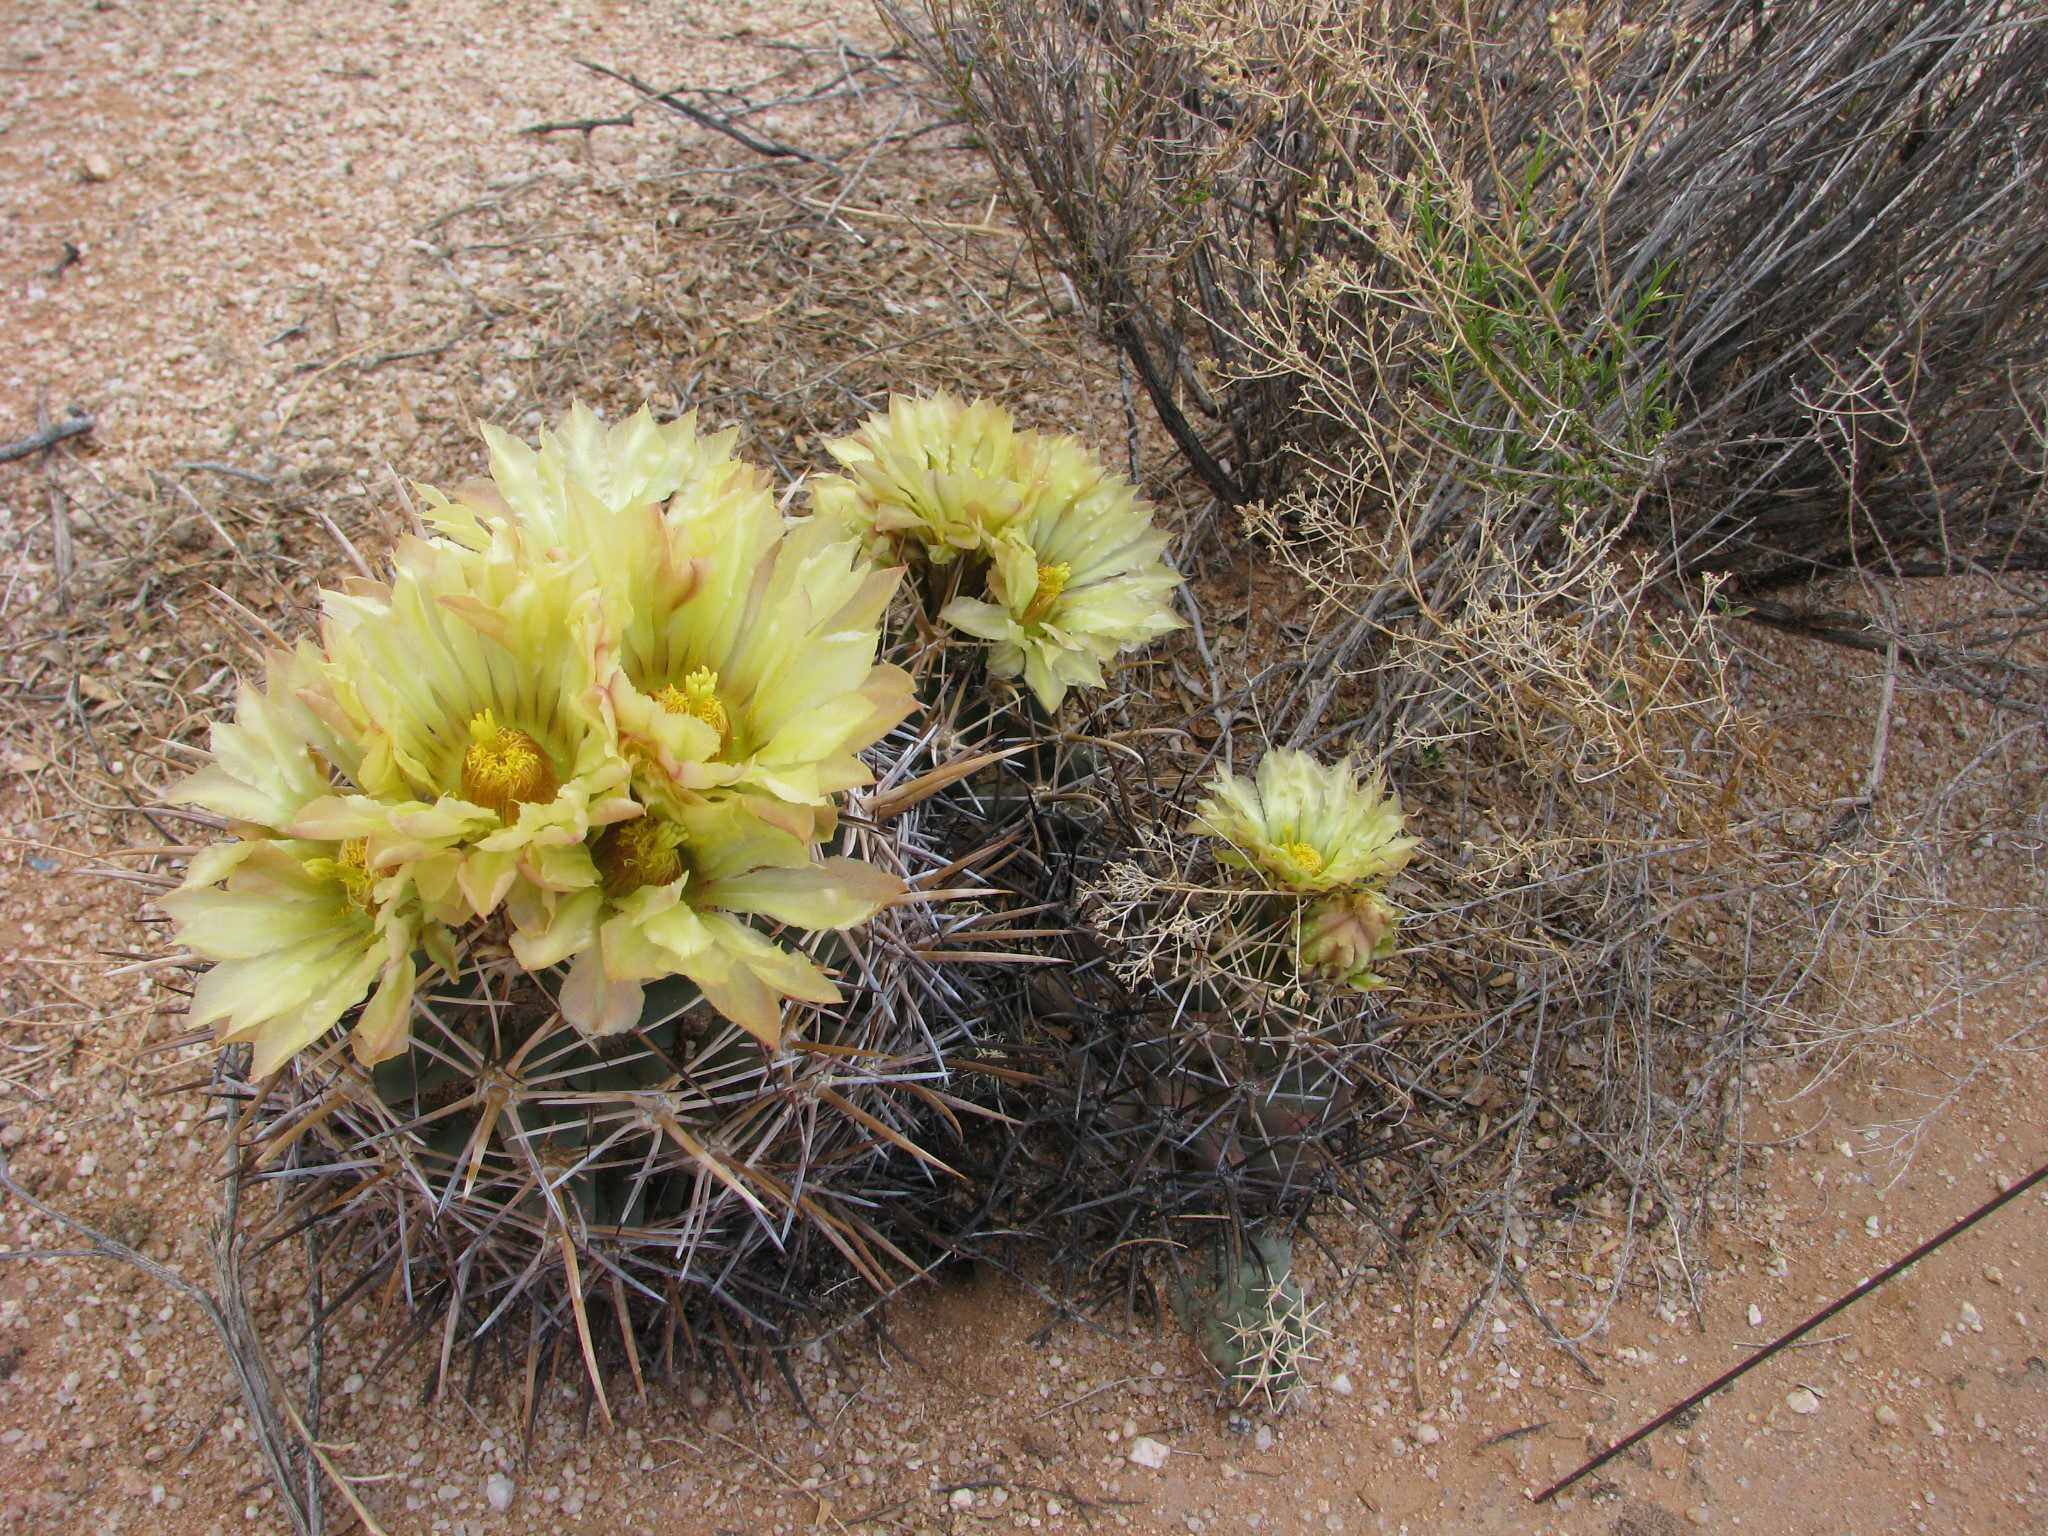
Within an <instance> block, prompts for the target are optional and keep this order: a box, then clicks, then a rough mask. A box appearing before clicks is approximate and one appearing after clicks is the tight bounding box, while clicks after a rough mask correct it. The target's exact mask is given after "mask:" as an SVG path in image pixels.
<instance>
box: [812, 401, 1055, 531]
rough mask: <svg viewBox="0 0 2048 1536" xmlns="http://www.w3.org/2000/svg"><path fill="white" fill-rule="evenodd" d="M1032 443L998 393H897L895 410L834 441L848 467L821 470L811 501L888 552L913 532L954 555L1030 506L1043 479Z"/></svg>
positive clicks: (820, 513) (831, 446)
mask: <svg viewBox="0 0 2048 1536" xmlns="http://www.w3.org/2000/svg"><path fill="white" fill-rule="evenodd" d="M1025 443H1026V434H1021V433H1019V432H1018V431H1017V428H1016V425H1015V424H1014V423H1013V422H1012V421H1011V420H1010V413H1009V412H1008V411H1006V410H1004V409H1003V408H1002V407H1001V406H1000V405H998V404H996V403H995V401H993V400H976V401H975V402H974V403H973V404H971V405H963V404H962V403H961V402H960V401H959V400H957V399H956V398H954V397H953V396H952V395H948V394H939V395H934V396H932V397H931V398H929V399H925V400H911V399H906V398H904V397H903V396H901V395H891V396H890V397H889V410H888V413H887V414H886V415H876V416H870V417H869V418H868V419H867V420H866V421H865V422H864V423H862V424H861V427H860V429H859V430H858V431H857V432H855V433H854V434H853V435H852V436H851V437H843V438H840V439H839V440H838V441H837V442H832V443H827V444H826V445H825V448H826V452H828V453H830V454H831V455H832V457H833V458H835V459H837V460H838V461H839V463H840V465H841V466H842V467H843V468H844V469H845V471H846V473H845V474H844V475H824V476H820V477H818V478H816V479H814V480H812V481H811V482H810V485H809V490H810V495H811V508H812V511H813V513H814V514H815V515H816V516H817V517H819V518H820V519H822V520H825V521H827V522H833V523H837V524H839V525H841V526H843V527H845V528H848V529H850V530H852V531H854V532H856V533H858V534H859V535H860V536H861V537H862V538H863V539H864V540H865V541H866V542H867V543H868V545H869V547H870V548H871V549H873V550H874V551H875V552H876V553H877V554H878V555H881V556H882V557H884V558H890V557H893V556H894V554H895V553H896V552H897V551H898V550H899V549H900V548H901V547H902V545H903V544H904V543H905V542H908V543H911V544H914V545H917V546H919V547H921V548H922V549H923V550H924V552H925V556H926V558H927V559H929V560H930V561H931V562H932V563H933V564H934V565H945V564H948V563H950V562H951V561H953V560H954V559H955V558H957V557H958V556H960V555H961V554H963V553H968V552H971V551H976V550H983V549H986V548H987V547H988V546H989V544H990V543H991V541H993V540H994V539H995V538H997V537H998V536H999V535H1001V534H1002V532H1003V531H1004V530H1005V529H1007V528H1008V527H1010V526H1011V525H1012V524H1013V523H1015V522H1016V521H1017V520H1018V519H1019V518H1020V517H1022V516H1023V515H1024V514H1025V512H1026V511H1027V510H1028V507H1029V504H1030V501H1031V498H1032V495H1033V492H1034V489H1035V487H1034V485H1033V480H1032V476H1033V469H1032V466H1031V463H1030V460H1029V456H1028V453H1027V452H1026V447H1025Z"/></svg>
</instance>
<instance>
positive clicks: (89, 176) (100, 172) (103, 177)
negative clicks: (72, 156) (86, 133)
mask: <svg viewBox="0 0 2048 1536" xmlns="http://www.w3.org/2000/svg"><path fill="white" fill-rule="evenodd" d="M79 172H80V174H81V175H83V176H84V177H85V179H86V180H87V181H112V180H113V179H114V165H113V162H112V161H110V160H109V159H107V157H106V156H105V155H103V154H101V153H100V152H99V151H98V150H92V151H90V152H88V153H87V155H86V156H85V158H84V160H83V161H81V162H80V165H79Z"/></svg>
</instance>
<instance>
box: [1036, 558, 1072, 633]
mask: <svg viewBox="0 0 2048 1536" xmlns="http://www.w3.org/2000/svg"><path fill="white" fill-rule="evenodd" d="M1073 579H1074V568H1073V566H1071V565H1069V564H1068V563H1067V562H1066V561H1064V560H1061V561H1059V562H1058V563H1056V564H1053V565H1041V566H1040V567H1039V568H1038V590H1037V591H1036V592H1034V593H1032V595H1031V601H1030V602H1029V603H1027V604H1025V606H1024V622H1025V623H1026V624H1037V623H1040V622H1041V621H1043V620H1044V618H1045V616H1046V615H1047V614H1048V613H1050V612H1052V605H1053V604H1054V603H1056V602H1058V601H1059V600H1060V594H1061V593H1062V592H1064V591H1066V590H1067V583H1068V582H1069V581H1072V580H1073Z"/></svg>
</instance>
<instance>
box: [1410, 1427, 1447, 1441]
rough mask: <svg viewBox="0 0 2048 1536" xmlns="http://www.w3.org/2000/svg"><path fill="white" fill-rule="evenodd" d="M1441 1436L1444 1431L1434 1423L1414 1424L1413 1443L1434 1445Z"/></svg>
mask: <svg viewBox="0 0 2048 1536" xmlns="http://www.w3.org/2000/svg"><path fill="white" fill-rule="evenodd" d="M1443 1437H1444V1432H1443V1431H1442V1430H1440V1429H1438V1428H1437V1427H1436V1426H1435V1425H1434V1424H1418V1425H1416V1426H1415V1443H1416V1444H1417V1445H1435V1444H1437V1443H1438V1442H1439V1441H1441V1440H1442V1439H1443Z"/></svg>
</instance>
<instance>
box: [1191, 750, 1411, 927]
mask: <svg viewBox="0 0 2048 1536" xmlns="http://www.w3.org/2000/svg"><path fill="white" fill-rule="evenodd" d="M1195 828H1196V830H1197V831H1201V832H1206V833H1208V834H1210V835H1211V836H1212V837H1217V838H1220V839H1222V840H1223V842H1224V843H1225V844H1226V845H1227V846H1226V847H1225V848H1224V849H1222V850H1221V851H1219V853H1218V855H1217V857H1218V858H1219V859H1221V860H1222V861H1223V862H1224V863H1226V864H1232V865H1236V866H1237V867H1239V868H1242V869H1250V870H1255V871H1257V872H1258V873H1260V874H1262V875H1264V876H1265V877H1266V878H1267V880H1268V881H1269V882H1271V883H1272V885H1273V886H1274V888H1275V889H1278V890H1287V891H1303V892H1320V891H1339V890H1345V889H1349V888H1352V887H1356V886H1361V885H1365V884H1367V883H1373V882H1381V881H1384V880H1386V879H1387V878H1388V877H1389V876H1391V875H1393V874H1394V873H1395V872H1396V871H1397V870H1399V869H1400V868H1401V867H1402V866H1403V865H1405V864H1406V863H1407V862H1408V860H1409V858H1410V856H1411V855H1413V853H1414V851H1415V848H1416V840H1415V839H1414V838H1412V837H1407V836H1404V835H1403V833H1402V816H1401V802H1400V800H1399V798H1397V797H1396V796H1394V795H1391V794H1388V793H1387V792H1386V789H1385V786H1384V785H1383V784H1382V783H1381V782H1380V780H1379V779H1378V778H1377V777H1373V778H1366V779H1361V778H1360V777H1359V774H1358V772H1357V770H1356V769H1355V768H1354V767H1353V765H1352V762H1351V759H1350V758H1348V757H1347V758H1344V759H1342V760H1341V761H1339V762H1336V763H1332V764H1329V765H1328V766H1325V765H1323V764H1321V763H1318V762H1316V760H1315V759H1314V758H1312V757H1310V756H1308V755H1307V754H1306V753H1304V752H1297V751H1294V750H1293V749H1291V748H1288V747H1275V748H1273V749H1272V750H1271V751H1269V752H1268V753H1267V754H1266V755H1265V757H1263V758H1262V759H1260V762H1259V768H1258V774H1257V777H1256V779H1255V780H1253V781H1246V780H1244V779H1241V778H1238V777H1237V776H1236V775H1234V774H1228V773H1226V774H1221V775H1219V776H1218V777H1217V778H1216V779H1214V780H1212V781H1211V782H1210V784H1209V786H1208V792H1207V794H1205V795H1204V796H1203V798H1202V801H1201V803H1200V804H1199V805H1198V806H1197V807H1196V811H1195Z"/></svg>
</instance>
